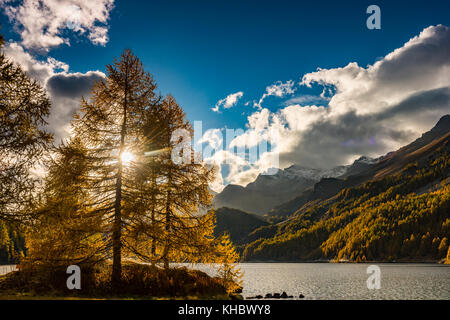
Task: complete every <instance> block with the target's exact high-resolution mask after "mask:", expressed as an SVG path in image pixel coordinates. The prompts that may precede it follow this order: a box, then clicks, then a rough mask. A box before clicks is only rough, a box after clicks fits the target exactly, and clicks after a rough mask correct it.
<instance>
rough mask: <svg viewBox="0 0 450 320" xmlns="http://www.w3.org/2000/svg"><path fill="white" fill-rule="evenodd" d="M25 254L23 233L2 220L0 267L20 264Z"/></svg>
mask: <svg viewBox="0 0 450 320" xmlns="http://www.w3.org/2000/svg"><path fill="white" fill-rule="evenodd" d="M24 253H25V239H24V236H23V233H21V232H20V231H18V230H17V229H16V228H14V227H12V226H11V225H10V224H8V223H7V222H4V221H1V220H0V265H1V264H11V263H16V262H18V259H19V258H20V257H21V256H23V255H24Z"/></svg>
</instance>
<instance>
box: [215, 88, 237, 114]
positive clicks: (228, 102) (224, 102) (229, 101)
mask: <svg viewBox="0 0 450 320" xmlns="http://www.w3.org/2000/svg"><path fill="white" fill-rule="evenodd" d="M243 95H244V92H242V91H239V92H236V93H232V94H229V95H228V96H227V97H226V98H223V99H221V100H219V101H218V102H217V103H216V105H215V106H214V108H212V109H211V110H212V111H214V112H219V109H220V107H223V108H224V109H229V108H231V107H233V106H235V105H236V104H237V102H238V101H239V99H240V98H242V96H243Z"/></svg>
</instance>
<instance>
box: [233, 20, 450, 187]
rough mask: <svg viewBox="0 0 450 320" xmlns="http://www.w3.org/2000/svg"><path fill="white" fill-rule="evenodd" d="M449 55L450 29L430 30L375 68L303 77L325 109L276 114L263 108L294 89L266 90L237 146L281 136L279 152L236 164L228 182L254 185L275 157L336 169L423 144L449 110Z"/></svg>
mask: <svg viewBox="0 0 450 320" xmlns="http://www.w3.org/2000/svg"><path fill="white" fill-rule="evenodd" d="M449 52H450V29H449V28H448V27H446V26H442V25H438V26H431V27H428V28H426V29H424V30H423V31H422V32H421V33H420V34H419V35H418V36H416V37H414V38H413V39H411V40H410V41H408V42H407V43H405V44H404V45H403V46H402V47H400V48H398V49H396V50H394V51H393V52H392V53H390V54H388V55H387V56H386V57H384V58H382V59H379V60H378V61H376V62H375V63H374V64H373V65H369V66H367V67H361V66H359V65H358V64H357V63H355V62H353V63H349V64H348V65H347V66H345V67H342V68H333V69H320V68H319V69H318V70H317V71H316V72H312V73H308V74H305V75H304V76H303V78H302V82H301V85H304V86H306V87H308V86H312V84H314V83H315V84H319V85H323V86H324V91H323V92H322V95H321V97H323V98H329V97H330V98H331V99H329V103H328V106H326V107H325V106H316V105H303V104H302V103H301V102H300V101H297V102H296V103H295V104H291V105H288V106H286V107H284V108H282V109H279V110H278V111H277V112H270V111H269V110H268V109H266V108H262V107H261V102H262V101H263V100H264V99H265V98H266V97H267V96H269V95H274V96H279V97H280V96H285V95H287V94H290V93H293V91H294V85H293V84H292V82H291V83H290V84H289V85H285V86H282V83H280V82H278V85H275V86H274V87H268V88H266V93H265V94H264V95H263V97H262V98H261V99H260V101H259V103H258V104H256V103H255V105H256V106H257V107H258V108H259V110H258V111H257V112H255V113H253V114H252V115H250V116H249V117H248V125H247V126H248V130H247V131H245V132H244V133H243V134H242V135H239V136H238V137H236V138H235V139H234V140H233V142H232V144H233V145H235V146H242V145H249V144H250V145H251V144H253V145H255V144H257V143H259V142H260V141H263V140H266V139H269V140H270V136H275V137H277V141H270V142H271V144H273V145H274V147H275V148H274V149H273V150H272V151H271V152H267V153H264V154H262V155H260V158H259V159H258V161H256V162H255V163H253V164H252V163H246V164H245V165H242V164H241V165H238V164H237V163H236V164H235V165H234V166H233V170H232V172H231V171H230V174H229V175H228V176H227V177H225V178H224V180H225V182H224V183H227V182H229V183H236V184H240V185H246V184H248V183H249V182H251V181H253V180H254V178H255V177H256V176H257V175H258V174H259V173H261V172H263V171H265V170H266V169H267V168H268V167H270V165H271V163H273V162H271V161H267V159H270V157H273V155H275V154H278V155H279V157H280V158H279V160H280V168H285V167H287V166H289V165H291V164H298V165H303V166H309V167H316V168H330V167H333V166H336V165H341V164H347V163H349V162H350V161H352V160H354V159H355V158H357V157H359V156H361V155H368V156H379V155H382V154H385V153H386V152H389V151H392V150H395V149H397V148H399V147H401V146H402V145H404V144H406V143H409V142H411V141H412V140H414V139H416V138H418V137H419V136H420V135H421V134H422V133H423V132H425V131H427V130H429V129H431V127H433V125H434V124H435V123H436V122H437V121H438V120H439V118H440V117H441V116H443V115H444V114H448V113H449V111H450V55H449V54H448V53H449ZM294 99H295V98H294ZM291 102H294V100H291ZM269 132H275V133H276V134H274V135H269V134H268V133H269Z"/></svg>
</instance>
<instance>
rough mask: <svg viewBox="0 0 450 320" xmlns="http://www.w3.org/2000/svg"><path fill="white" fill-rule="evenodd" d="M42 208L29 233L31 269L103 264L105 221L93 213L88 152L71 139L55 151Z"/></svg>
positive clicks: (40, 207)
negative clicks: (88, 180)
mask: <svg viewBox="0 0 450 320" xmlns="http://www.w3.org/2000/svg"><path fill="white" fill-rule="evenodd" d="M52 151H53V152H52V156H51V157H49V158H48V159H47V161H45V164H46V167H47V176H46V177H45V181H44V187H43V190H42V191H43V192H42V193H41V194H40V204H39V205H38V206H37V208H36V209H35V212H36V213H37V214H36V216H35V219H34V220H33V223H32V225H31V227H30V228H28V230H27V237H26V239H27V248H28V255H27V257H26V258H25V259H24V260H23V261H22V262H25V263H27V265H31V266H44V267H47V268H48V269H49V270H51V268H54V267H58V266H62V267H67V266H68V265H73V264H77V265H78V264H89V263H91V264H95V263H96V262H99V261H102V260H104V256H105V255H104V244H103V240H102V232H103V226H102V219H101V216H99V215H98V214H97V212H96V211H95V210H94V209H93V206H92V205H91V204H90V203H91V197H90V194H89V192H88V191H89V190H88V189H87V188H86V185H87V179H86V178H87V174H86V173H87V171H88V170H89V163H88V160H87V157H86V148H85V147H84V146H83V143H82V142H81V141H80V140H79V139H72V140H70V141H69V142H68V143H67V144H66V143H63V144H61V145H60V146H58V147H55V148H54V150H52Z"/></svg>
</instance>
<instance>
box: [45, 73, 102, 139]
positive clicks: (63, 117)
mask: <svg viewBox="0 0 450 320" xmlns="http://www.w3.org/2000/svg"><path fill="white" fill-rule="evenodd" d="M104 78H105V75H104V74H103V73H102V72H99V71H89V72H87V73H84V74H83V73H71V74H67V73H58V74H55V75H53V76H51V77H50V78H48V80H47V90H48V91H49V93H50V96H51V100H52V111H51V114H50V118H49V120H48V122H49V126H50V129H51V130H52V131H53V133H54V134H55V139H56V142H59V140H60V139H62V138H67V137H68V128H69V124H70V121H71V120H72V117H73V114H74V113H75V112H76V111H77V110H78V108H79V107H80V101H81V98H82V97H85V98H89V97H90V95H91V89H92V86H93V85H94V83H95V82H96V81H100V80H102V79H104Z"/></svg>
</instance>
